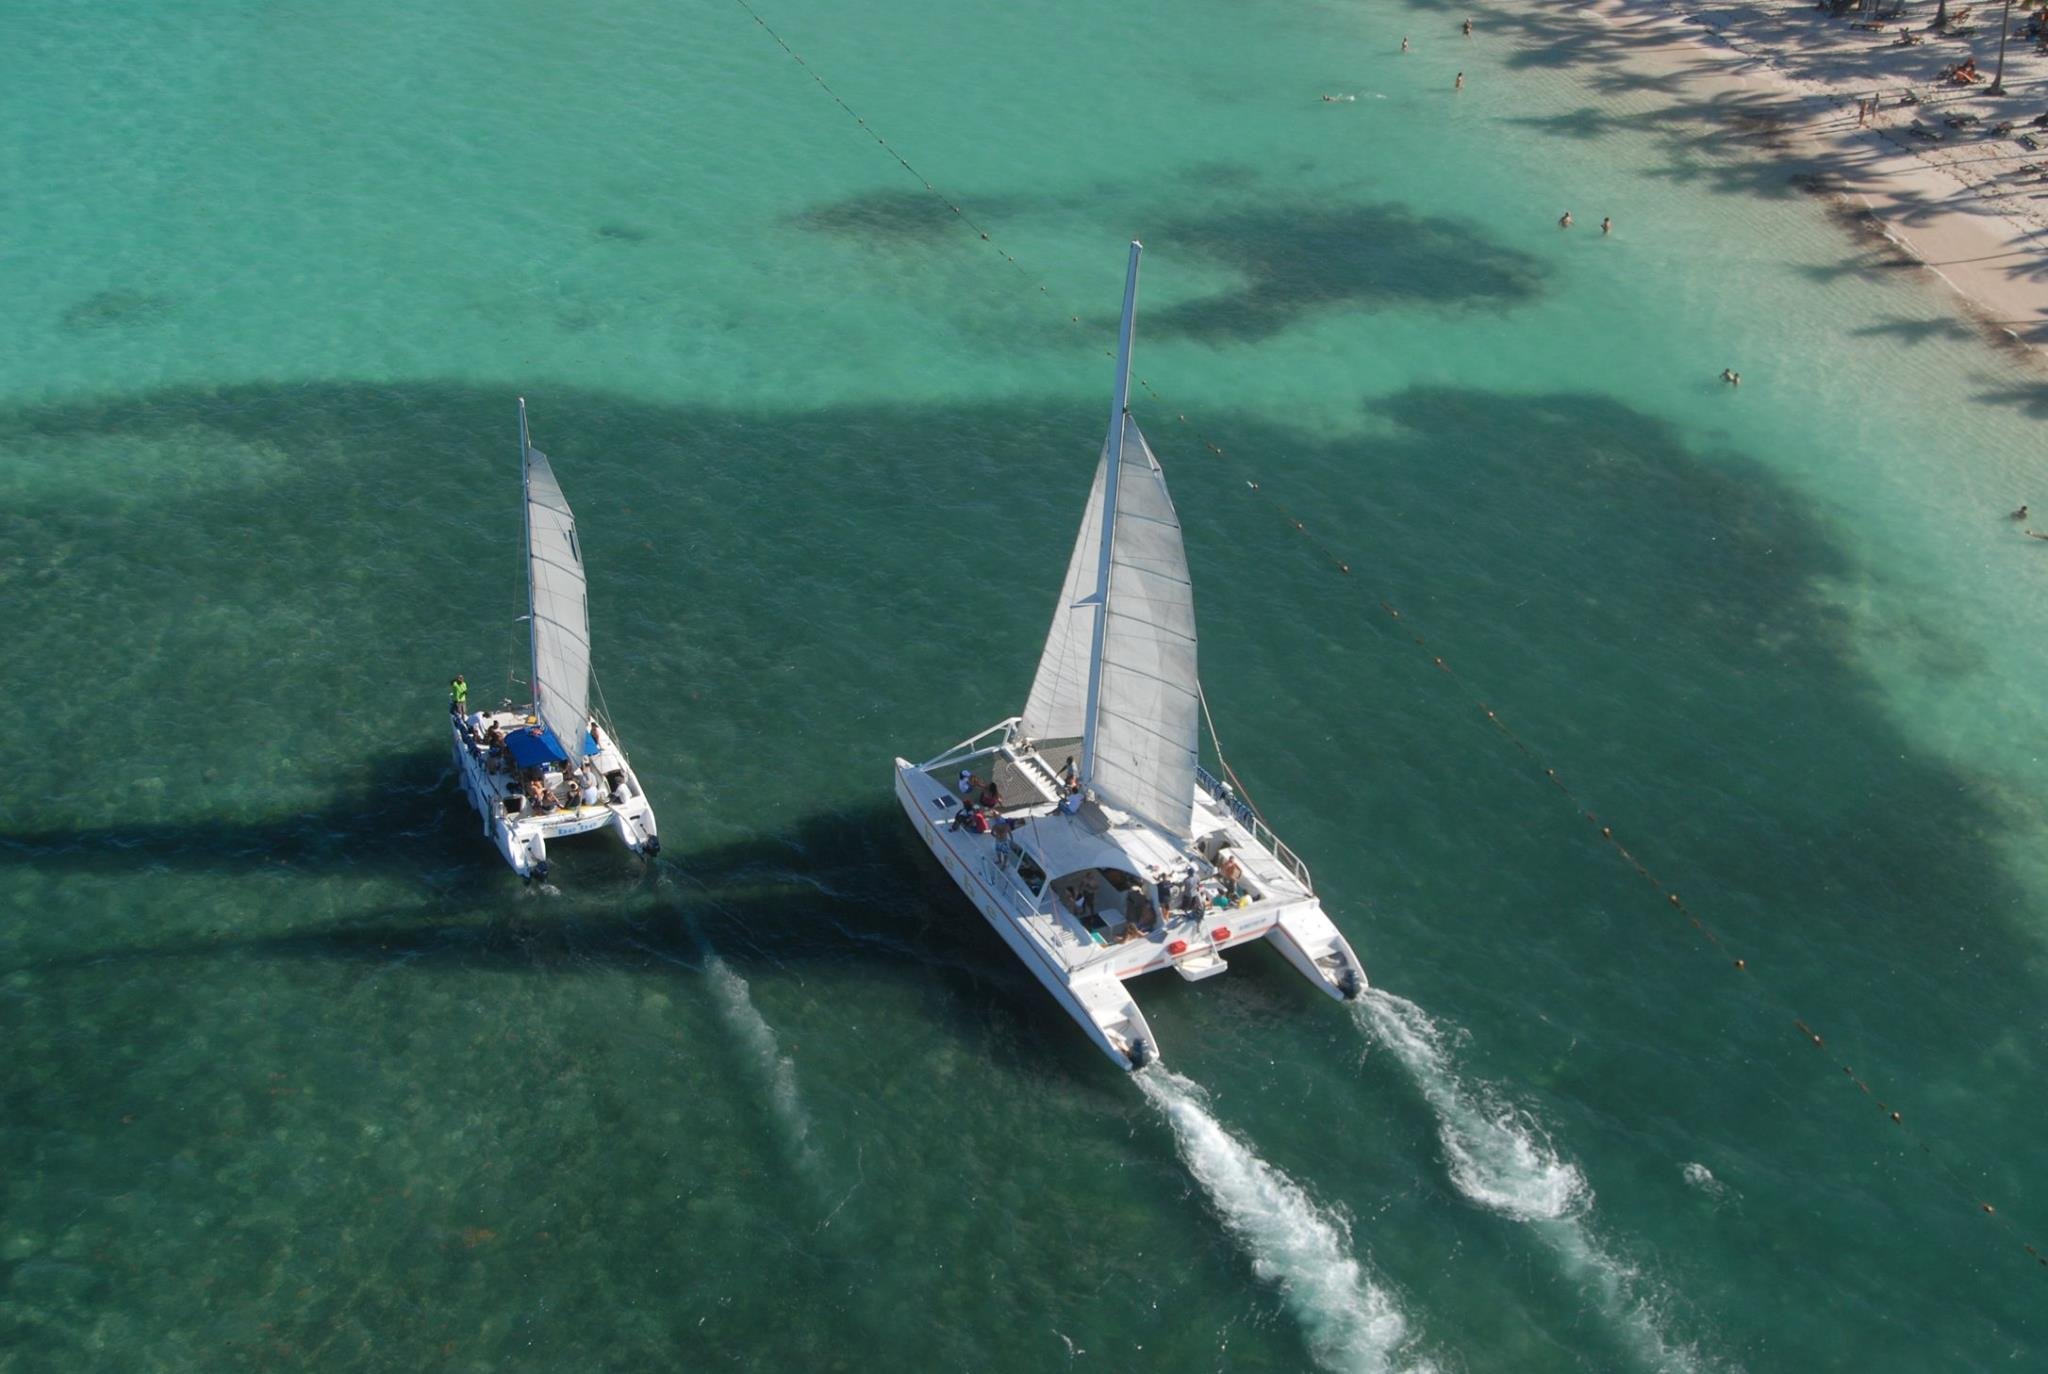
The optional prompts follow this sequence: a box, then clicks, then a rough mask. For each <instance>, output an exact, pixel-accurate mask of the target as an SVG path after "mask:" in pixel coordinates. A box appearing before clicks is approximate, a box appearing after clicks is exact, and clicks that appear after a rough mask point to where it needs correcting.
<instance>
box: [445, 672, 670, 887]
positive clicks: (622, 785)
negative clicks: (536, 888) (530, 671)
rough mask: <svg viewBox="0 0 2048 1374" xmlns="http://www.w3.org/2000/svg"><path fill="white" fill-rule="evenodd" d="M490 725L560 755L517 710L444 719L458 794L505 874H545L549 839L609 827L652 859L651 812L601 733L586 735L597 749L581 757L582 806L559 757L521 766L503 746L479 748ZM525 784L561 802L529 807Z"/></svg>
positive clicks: (657, 847)
mask: <svg viewBox="0 0 2048 1374" xmlns="http://www.w3.org/2000/svg"><path fill="white" fill-rule="evenodd" d="M493 727H495V728H496V729H497V730H498V731H500V732H501V733H502V734H504V735H505V736H507V737H508V738H509V739H511V740H512V742H513V743H514V744H527V743H528V742H529V741H532V745H533V747H534V748H536V749H545V750H546V751H547V753H549V754H554V755H559V754H560V752H561V751H560V750H557V749H553V748H551V747H549V746H551V745H552V742H553V737H552V735H546V734H544V733H543V732H542V730H541V727H540V726H539V725H538V724H536V723H534V718H533V717H531V716H528V715H527V714H525V713H524V712H516V711H478V712H476V713H475V714H474V715H471V716H467V717H463V716H453V715H451V716H450V717H449V730H450V733H451V734H452V735H453V744H454V749H455V768H456V772H457V774H458V775H459V776H460V777H461V779H462V794H463V796H465V797H467V798H468V799H469V804H470V805H471V806H473V807H475V808H476V811H477V814H478V815H479V816H481V817H483V823H484V834H485V835H487V836H489V837H490V838H491V840H492V842H493V843H495V844H496V845H497V846H498V852H499V853H500V854H502V855H503V856H504V858H505V862H506V863H508V864H510V865H511V866H512V871H513V872H515V873H517V874H518V875H519V876H520V877H522V878H526V879H529V880H531V879H536V878H545V877H547V875H548V868H549V862H550V861H549V859H548V843H549V841H551V840H565V839H568V838H569V837H570V836H572V835H587V834H589V833H590V832H591V831H594V830H607V829H608V830H611V831H612V832H613V833H615V834H616V835H617V836H618V837H619V842H620V843H621V844H623V845H625V846H626V848H628V849H630V850H632V851H633V852H634V853H635V854H640V855H644V856H646V857H648V858H652V857H654V855H656V854H658V853H660V852H661V840H660V839H659V838H658V837H657V836H656V834H655V829H654V808H653V807H652V806H650V805H649V804H648V801H647V798H646V796H644V795H643V794H642V793H641V791H640V780H639V778H638V777H636V776H635V775H634V773H633V765H632V764H630V763H628V762H627V761H626V756H625V755H624V754H623V753H621V752H619V749H618V746H617V745H615V744H613V743H612V741H611V739H610V738H609V737H608V736H606V735H605V734H604V733H603V732H602V731H597V732H587V733H586V737H585V738H586V742H587V743H589V744H594V745H596V746H597V747H596V748H595V749H594V750H593V751H591V752H590V754H589V756H588V758H589V765H590V771H591V773H592V774H593V779H592V781H593V784H594V786H593V790H592V794H593V796H594V798H595V800H593V801H592V802H591V803H589V804H584V802H583V796H584V792H583V790H582V788H581V787H579V786H578V785H577V779H576V777H575V775H574V772H573V771H570V772H566V773H565V770H564V765H565V762H566V761H565V760H563V759H561V758H559V757H554V758H548V757H543V756H540V755H535V756H534V761H533V762H532V763H531V764H522V763H521V762H520V760H519V758H518V757H517V756H515V754H514V752H513V749H512V748H510V747H507V746H505V745H501V746H499V747H497V748H496V749H492V748H489V747H486V745H485V743H484V740H485V737H486V735H487V734H488V733H489V732H490V731H491V729H492V728H493ZM527 780H536V781H539V782H540V783H541V784H542V787H543V789H544V790H545V791H546V792H547V793H548V794H549V795H550V796H552V797H556V798H562V799H565V800H564V801H563V803H562V804H560V805H556V806H554V807H553V809H551V810H541V809H539V808H537V807H535V806H533V805H532V804H531V803H530V801H529V794H528V792H527V790H526V782H527Z"/></svg>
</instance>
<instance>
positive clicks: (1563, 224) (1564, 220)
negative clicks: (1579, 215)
mask: <svg viewBox="0 0 2048 1374" xmlns="http://www.w3.org/2000/svg"><path fill="white" fill-rule="evenodd" d="M1557 227H1558V228H1560V229H1569V228H1571V227H1572V212H1571V211H1569V210H1567V211H1565V212H1564V213H1563V214H1561V215H1559V216H1558V217H1557Z"/></svg>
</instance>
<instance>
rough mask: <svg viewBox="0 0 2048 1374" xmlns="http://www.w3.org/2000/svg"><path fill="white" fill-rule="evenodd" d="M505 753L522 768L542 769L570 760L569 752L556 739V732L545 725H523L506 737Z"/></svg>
mask: <svg viewBox="0 0 2048 1374" xmlns="http://www.w3.org/2000/svg"><path fill="white" fill-rule="evenodd" d="M505 752H506V753H508V754H510V755H511V756H512V762H514V763H516V764H518V765H519V766H520V767H521V768H540V767H544V766H545V765H547V764H550V763H566V762H568V760H569V754H568V751H567V750H565V749H563V748H562V743H561V741H560V740H558V739H556V738H555V732H554V731H552V730H550V729H548V728H547V727H546V726H544V725H522V726H520V727H519V728H518V729H517V730H514V731H512V732H511V733H510V734H508V735H506V736H505Z"/></svg>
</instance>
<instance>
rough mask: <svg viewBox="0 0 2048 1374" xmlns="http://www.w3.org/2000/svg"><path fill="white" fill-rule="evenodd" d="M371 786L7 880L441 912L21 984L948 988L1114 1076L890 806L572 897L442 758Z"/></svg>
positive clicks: (1056, 1057)
mask: <svg viewBox="0 0 2048 1374" xmlns="http://www.w3.org/2000/svg"><path fill="white" fill-rule="evenodd" d="M368 771H369V772H371V773H372V774H373V775H374V776H377V777H380V778H384V779H387V782H386V784H385V785H384V786H383V787H381V788H379V789H378V790H377V792H376V805H375V806H374V807H371V806H367V805H366V804H365V803H366V795H365V794H364V793H363V792H362V791H360V790H352V791H350V792H349V793H347V794H345V795H343V796H341V797H338V798H337V799H336V800H335V801H333V802H331V803H329V804H328V805H327V806H325V807H322V808H320V809H319V810H318V811H314V812H308V813H302V814H296V815H291V816H284V817H278V818H276V819H271V820H257V821H237V820H232V819H218V820H206V819H192V820H185V821H176V822H165V823H154V824H142V825H109V826H102V827H90V828H76V829H55V830H45V831H34V832H24V831H13V832H0V867H7V866H17V867H21V866H36V867H42V868H47V869H50V870H53V871H65V872H73V873H100V874H113V875H117V876H118V875H132V874H142V873H148V872H151V871H162V872H167V873H190V874H196V875H200V876H213V875H250V874H258V873H281V874H286V875H294V874H305V875H308V876H315V877H328V876H332V875H333V874H335V873H337V872H344V871H350V870H360V869H363V868H374V869H376V870H378V871H379V872H380V873H382V872H391V871H404V870H414V871H418V872H431V873H434V874H435V875H437V877H436V887H437V889H439V891H440V894H441V895H439V896H437V897H434V898H430V899H428V900H425V901H421V902H417V903H412V904H408V905H403V906H396V907H393V906H384V907H379V908H376V909H374V910H370V911H367V912H365V913H364V914H362V915H361V916H351V917H345V918H343V919H339V920H329V921H321V922H317V923H312V924H298V925H291V926H288V927H285V928H272V929H269V930H266V931H263V932H261V933H254V934H251V933H246V932H243V931H231V930H227V929H220V928H214V927H211V926H208V927H207V928H205V929H203V930H199V931H194V932H193V933H191V934H189V935H187V936H185V937H183V938H168V939H163V940H155V941H148V942H144V943H138V944H128V945H118V946H113V947H99V948H94V949H88V950H81V951H77V952H74V953H68V954H64V955H60V956H58V957H54V958H33V957H32V958H29V959H27V960H24V961H23V962H22V963H21V964H19V965H17V966H16V967H15V968H13V969H6V970H0V972H16V971H20V972H26V973H29V974H32V975H33V976H36V977H51V976H62V975H65V974H67V973H82V972H87V971H91V970H101V969H105V968H108V967H109V966H118V965H131V966H132V965H146V964H166V965H169V964H175V963H180V962H187V961H232V960H240V961H250V960H254V961H259V962H261V961H290V962H331V963H343V964H347V963H360V964H364V965H371V966H375V967H377V968H380V969H390V970H399V969H403V970H405V971H406V972H408V973H409V974H411V975H414V976H433V975H437V974H446V975H461V974H474V973H486V974H508V975H518V974H533V975H547V976H559V975H562V974H565V973H569V974H573V973H577V972H601V971H619V970H624V971H634V970H638V971H643V972H647V973H650V974H659V975H662V976H684V977H689V976H695V975H699V974H702V973H703V972H704V971H705V969H706V967H707V964H708V962H709V960H710V959H711V957H712V956H713V955H714V954H715V956H716V957H717V958H718V959H720V960H723V961H724V962H725V963H726V964H728V965H729V966H731V967H732V968H733V969H735V970H736V971H737V972H739V973H740V974H742V975H743V976H745V977H747V978H749V979H762V978H766V979H771V980H772V979H776V978H786V977H801V976H803V975H804V974H805V973H807V972H817V971H827V970H836V971H845V972H847V973H851V974H855V975H857V976H858V977H859V978H861V979H862V980H872V979H874V978H876V977H881V978H885V979H890V978H893V979H898V980H902V981H917V982H925V983H930V984H932V985H933V986H934V988H935V990H937V991H939V992H940V993H942V994H943V996H942V997H940V998H938V999H935V1000H934V1002H933V1003H932V1005H933V1006H934V1007H935V1008H939V1009H941V1010H942V1011H945V1009H950V1010H949V1011H946V1014H947V1016H948V1019H949V1020H951V1021H953V1022H955V1023H957V1024H955V1026H954V1029H955V1030H956V1031H958V1032H960V1033H961V1034H963V1036H965V1037H968V1038H986V1039H989V1040H992V1041H994V1042H996V1043H1000V1044H1010V1045H1012V1046H1014V1047H1016V1049H1017V1051H1018V1053H1019V1054H1020V1056H1022V1057H1030V1058H1032V1059H1035V1060H1037V1061H1038V1062H1040V1063H1041V1064H1045V1063H1053V1064H1064V1065H1067V1066H1068V1067H1071V1068H1073V1069H1074V1070H1076V1071H1082V1070H1084V1069H1085V1068H1086V1067H1087V1066H1088V1065H1089V1064H1090V1063H1091V1062H1092V1056H1091V1053H1090V1052H1089V1050H1088V1047H1087V1045H1086V1044H1085V1042H1082V1041H1080V1040H1078V1039H1077V1038H1075V1037H1074V1036H1073V1035H1072V1031H1071V1027H1070V1025H1069V1024H1068V1021H1067V1018H1066V1017H1065V1016H1064V1015H1062V1014H1061V1013H1060V1012H1059V1011H1058V1009H1057V1008H1056V1007H1053V1006H1051V1005H1050V1004H1048V1003H1047V1002H1046V1001H1045V998H1044V996H1043V993H1042V991H1041V990H1040V989H1039V987H1038V985H1037V984H1036V983H1035V982H1034V981H1033V980H1032V979H1031V978H1030V976H1029V975H1028V974H1026V973H1025V972H1023V971H1022V970H1021V969H1020V968H1019V967H1018V966H1017V965H1016V961H1015V960H1014V958H1012V957H1010V956H1009V954H1008V952H1007V951H1006V950H1005V949H1004V948H1003V945H1002V942H1001V941H1000V940H999V939H998V938H997V937H996V936H995V934H994V933H993V932H992V931H990V930H989V929H988V928H987V926H986V925H985V923H984V922H983V921H982V920H981V919H980V917H979V916H977V915H976V913H975V911H974V909H973V908H972V907H971V906H969V905H968V904H967V903H966V902H965V901H964V900H963V899H962V898H961V896H960V894H959V893H958V891H957V890H955V888H954V887H953V885H952V884H951V883H950V882H949V881H948V880H947V878H946V875H945V873H944V871H943V870H942V869H940V868H939V866H938V865H937V864H936V863H935V862H934V861H933V860H932V858H931V856H930V855H929V854H928V853H926V852H925V851H924V849H923V847H922V846H920V845H919V844H918V843H917V842H916V837H915V836H914V835H913V834H912V833H911V832H910V831H909V830H908V829H907V828H906V827H905V826H904V825H903V819H902V816H901V815H900V814H899V813H898V811H897V810H896V808H895V807H894V806H893V805H891V804H889V803H888V802H886V801H878V802H877V803H875V804H873V805H864V806H860V807H856V808H851V809H842V810H835V811H825V812H819V813H817V814H814V815H810V816H806V817H803V818H801V819H799V820H797V821H795V822H793V823H792V824H790V825H788V826H785V827H781V828H779V829H776V830H774V831H769V832H764V833H761V834H759V835H756V836H752V837H749V838H746V839H741V840H736V841H731V842H728V843H723V844H716V845H711V846H705V847H699V848H695V849H689V848H685V847H682V846H677V847H676V848H674V849H671V850H669V851H665V852H664V854H663V855H662V856H661V857H660V858H658V859H656V860H654V861H653V862H651V863H648V862H643V861H641V860H639V859H637V858H635V857H634V856H632V855H630V854H627V853H625V852H624V851H621V850H618V849H617V848H615V847H614V846H610V845H604V844H591V845H578V846H575V847H573V848H570V849H567V850H565V854H566V856H567V858H566V861H565V862H564V863H563V864H562V866H561V867H560V868H559V869H558V870H557V879H558V881H556V882H553V883H549V884H546V885H535V886H532V887H527V886H522V885H521V884H520V883H518V882H517V880H515V879H512V878H510V877H508V876H507V875H506V874H505V873H504V871H503V868H502V865H501V864H500V863H499V862H498V861H497V859H496V856H495V855H494V854H493V853H492V852H491V851H489V850H488V849H484V848H482V847H480V846H478V845H476V844H475V843H473V836H471V835H469V834H468V833H466V832H467V830H468V829H469V827H470V826H471V825H473V823H474V821H473V817H472V816H471V813H470V812H469V811H468V810H467V808H465V807H463V806H462V803H461V798H460V797H459V796H458V795H457V794H455V793H454V792H453V790H452V789H451V788H450V787H449V786H448V785H447V784H448V771H449V770H448V768H447V766H446V764H445V763H444V762H443V761H442V757H441V755H440V753H439V751H438V750H426V751H421V750H414V751H400V752H394V753H393V754H392V755H391V756H389V757H387V758H385V759H383V760H380V761H379V762H378V763H377V764H376V765H375V766H373V767H371V768H370V769H369V770H368ZM390 779H397V780H398V781H396V782H390V781H388V780H390ZM202 919H207V920H210V919H212V918H210V917H207V918H202ZM1259 962H1263V961H1259ZM1286 977H1287V975H1286V974H1285V971H1284V970H1276V971H1274V972H1273V976H1272V978H1271V979H1270V980H1268V979H1263V978H1262V979H1256V980H1255V982H1256V983H1257V984H1268V983H1269V982H1270V984H1271V986H1272V987H1273V989H1274V990H1275V991H1278V990H1279V989H1280V988H1282V987H1284V985H1285V984H1284V979H1285V978H1286ZM1162 981H1164V982H1171V981H1172V980H1162ZM1302 1000H1303V1002H1304V1004H1305V1005H1306V1004H1307V1002H1308V1001H1309V999H1307V998H1304V999H1302ZM992 1022H993V1023H994V1024H991V1023H992ZM1062 1047H1064V1049H1065V1050H1066V1051H1071V1055H1070V1056H1069V1055H1067V1054H1064V1053H1062V1052H1061V1051H1062ZM1048 1054H1050V1055H1051V1056H1052V1057H1051V1059H1050V1060H1048V1059H1047V1058H1046V1056H1047V1055H1048Z"/></svg>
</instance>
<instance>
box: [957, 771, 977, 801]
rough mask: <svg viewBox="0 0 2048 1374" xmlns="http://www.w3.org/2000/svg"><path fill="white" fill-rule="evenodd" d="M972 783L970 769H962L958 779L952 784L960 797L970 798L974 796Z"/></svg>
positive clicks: (972, 775)
mask: <svg viewBox="0 0 2048 1374" xmlns="http://www.w3.org/2000/svg"><path fill="white" fill-rule="evenodd" d="M974 783H975V777H974V770H973V769H971V768H963V769H961V770H960V777H959V778H958V779H957V780H956V781H955V782H954V784H953V786H954V789H955V790H956V791H958V792H959V793H960V795H961V796H963V797H971V796H973V795H974Z"/></svg>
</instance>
